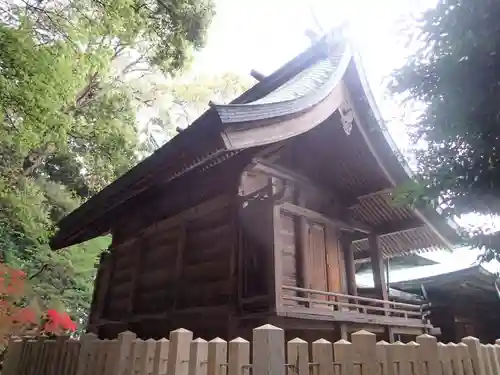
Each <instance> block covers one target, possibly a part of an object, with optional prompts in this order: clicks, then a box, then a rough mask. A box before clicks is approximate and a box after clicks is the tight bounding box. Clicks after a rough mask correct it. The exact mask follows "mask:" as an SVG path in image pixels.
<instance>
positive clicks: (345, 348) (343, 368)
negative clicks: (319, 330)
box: [333, 340, 354, 375]
mask: <svg viewBox="0 0 500 375" xmlns="http://www.w3.org/2000/svg"><path fill="white" fill-rule="evenodd" d="M333 354H334V356H335V362H337V363H338V364H339V365H340V374H341V375H352V374H354V350H353V347H352V344H351V343H350V342H349V341H347V340H339V341H337V342H335V343H334V344H333ZM338 373H339V372H337V374H338Z"/></svg>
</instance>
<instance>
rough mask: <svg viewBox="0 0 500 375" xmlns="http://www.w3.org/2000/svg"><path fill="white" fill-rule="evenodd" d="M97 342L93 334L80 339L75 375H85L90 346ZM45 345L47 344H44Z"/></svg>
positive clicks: (87, 334)
mask: <svg viewBox="0 0 500 375" xmlns="http://www.w3.org/2000/svg"><path fill="white" fill-rule="evenodd" d="M96 341H97V335H96V334H94V333H86V334H85V335H83V337H82V338H81V339H80V353H79V355H78V365H77V367H76V375H86V373H87V365H88V361H89V356H90V353H91V350H92V346H93V345H94V344H95V342H96ZM45 345H47V342H45Z"/></svg>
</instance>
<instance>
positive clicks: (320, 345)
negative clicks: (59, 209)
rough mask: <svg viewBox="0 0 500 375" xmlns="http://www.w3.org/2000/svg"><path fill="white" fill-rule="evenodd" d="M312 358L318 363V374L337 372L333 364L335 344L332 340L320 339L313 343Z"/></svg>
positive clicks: (330, 374) (329, 374) (324, 374)
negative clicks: (333, 344)
mask: <svg viewBox="0 0 500 375" xmlns="http://www.w3.org/2000/svg"><path fill="white" fill-rule="evenodd" d="M312 360H313V362H314V363H315V364H317V365H316V366H318V371H316V374H319V375H334V374H335V369H334V368H333V366H332V363H333V346H332V343H331V342H330V341H327V340H325V339H319V340H317V341H314V342H313V343H312Z"/></svg>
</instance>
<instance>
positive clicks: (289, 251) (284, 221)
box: [278, 212, 298, 305]
mask: <svg viewBox="0 0 500 375" xmlns="http://www.w3.org/2000/svg"><path fill="white" fill-rule="evenodd" d="M278 225H280V232H279V233H280V236H281V241H280V243H281V246H282V248H281V251H282V254H283V278H282V280H283V281H282V283H283V285H287V286H298V284H297V251H296V233H295V223H294V217H293V216H290V215H287V214H284V213H283V212H282V213H281V217H280V223H279V224H278ZM283 296H285V297H287V296H292V297H296V296H297V293H296V292H294V291H291V290H284V291H283ZM283 303H284V304H286V305H296V304H297V302H295V301H290V300H284V301H283Z"/></svg>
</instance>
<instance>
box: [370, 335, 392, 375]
mask: <svg viewBox="0 0 500 375" xmlns="http://www.w3.org/2000/svg"><path fill="white" fill-rule="evenodd" d="M375 345H376V348H375V353H376V354H377V361H378V362H379V364H380V374H381V375H393V371H394V369H393V367H394V366H393V365H392V360H390V352H389V346H390V344H389V343H388V342H387V341H384V340H381V341H379V342H377V344H375Z"/></svg>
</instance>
